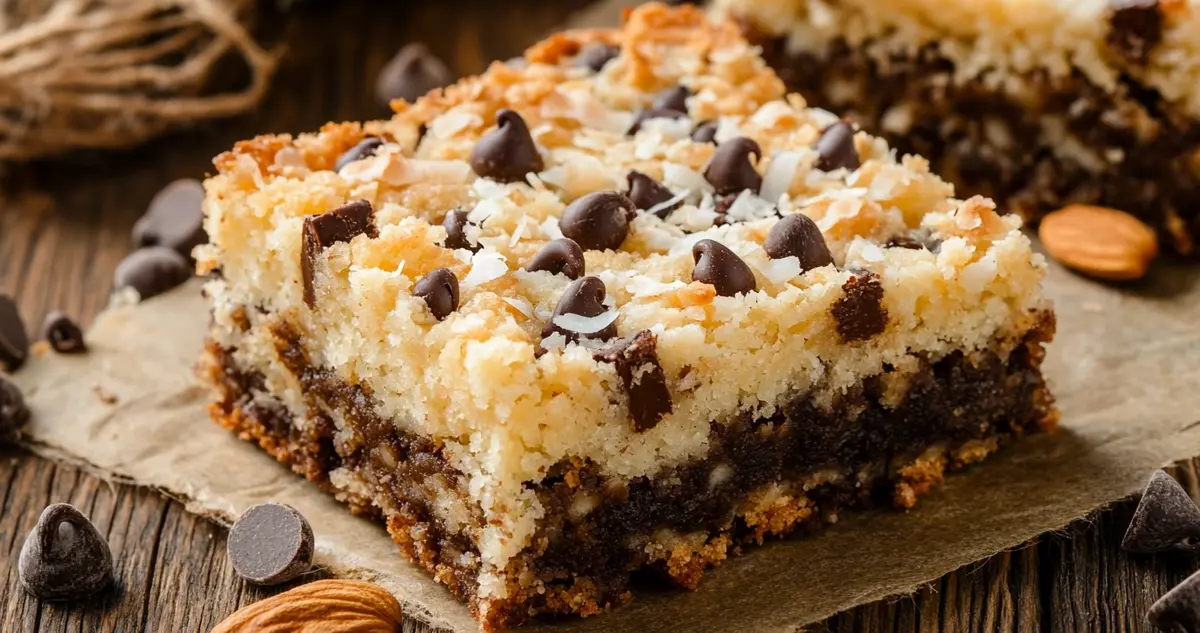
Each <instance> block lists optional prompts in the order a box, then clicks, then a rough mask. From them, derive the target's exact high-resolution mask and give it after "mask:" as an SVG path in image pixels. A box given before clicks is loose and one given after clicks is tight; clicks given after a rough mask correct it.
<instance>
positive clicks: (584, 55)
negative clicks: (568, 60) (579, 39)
mask: <svg viewBox="0 0 1200 633" xmlns="http://www.w3.org/2000/svg"><path fill="white" fill-rule="evenodd" d="M620 54H621V49H619V48H617V47H616V46H611V45H609V44H605V43H604V42H591V43H590V44H587V45H585V46H584V47H583V48H582V49H581V50H580V51H579V54H578V55H576V56H575V65H576V66H580V67H582V68H588V69H590V70H591V71H592V72H594V73H598V72H600V71H601V70H602V69H603V68H604V65H605V64H607V63H608V61H609V60H610V59H613V58H614V57H616V56H617V55H620Z"/></svg>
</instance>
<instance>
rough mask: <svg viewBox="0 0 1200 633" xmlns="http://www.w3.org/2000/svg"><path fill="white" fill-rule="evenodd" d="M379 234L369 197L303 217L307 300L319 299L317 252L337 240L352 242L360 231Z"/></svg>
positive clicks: (302, 260)
mask: <svg viewBox="0 0 1200 633" xmlns="http://www.w3.org/2000/svg"><path fill="white" fill-rule="evenodd" d="M363 234H365V235H366V236H367V237H371V238H375V237H379V229H378V228H376V227H375V210H374V209H373V208H371V203H370V202H367V201H366V200H354V201H351V202H347V203H346V204H344V205H342V206H340V207H338V208H336V209H334V210H332V211H327V212H325V213H322V214H321V215H310V216H308V217H306V218H304V234H303V236H304V241H303V245H302V247H301V253H300V272H301V276H302V277H303V278H304V302H305V303H307V304H308V307H310V308H311V307H312V306H313V304H314V303H315V302H316V295H315V294H314V290H313V265H314V263H315V262H316V258H317V256H318V255H319V254H320V253H321V252H322V251H324V250H325V249H327V248H329V247H330V246H332V245H334V244H335V243H337V242H349V241H350V240H352V239H354V238H355V237H356V236H358V235H363Z"/></svg>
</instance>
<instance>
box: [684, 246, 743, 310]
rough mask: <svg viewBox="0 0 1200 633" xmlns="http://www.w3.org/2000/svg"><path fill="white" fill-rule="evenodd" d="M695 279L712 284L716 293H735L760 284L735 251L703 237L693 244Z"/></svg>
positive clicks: (724, 295)
mask: <svg viewBox="0 0 1200 633" xmlns="http://www.w3.org/2000/svg"><path fill="white" fill-rule="evenodd" d="M692 259H693V260H694V261H695V262H696V267H695V268H693V269H692V281H699V282H701V283H706V284H712V285H713V287H714V288H716V289H717V294H718V295H721V296H722V297H732V296H734V295H738V294H741V293H743V292H751V291H753V290H754V289H755V288H757V287H758V285H757V283H756V282H755V280H754V272H753V271H751V270H750V267H749V266H747V265H746V262H744V261H742V258H740V257H738V256H737V254H736V253H734V252H733V251H731V250H729V249H728V248H726V247H725V245H724V244H722V243H720V242H717V241H715V240H700V241H699V242H696V244H695V245H694V246H692Z"/></svg>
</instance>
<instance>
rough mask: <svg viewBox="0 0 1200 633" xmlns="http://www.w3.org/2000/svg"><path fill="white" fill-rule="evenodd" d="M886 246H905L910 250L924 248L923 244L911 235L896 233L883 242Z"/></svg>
mask: <svg viewBox="0 0 1200 633" xmlns="http://www.w3.org/2000/svg"><path fill="white" fill-rule="evenodd" d="M884 246H886V247H887V248H907V249H908V250H910V251H921V250H925V245H924V244H923V243H921V241H920V240H918V239H917V238H915V237H913V236H911V235H897V236H895V237H893V238H892V239H890V240H888V241H887V243H886V244H884Z"/></svg>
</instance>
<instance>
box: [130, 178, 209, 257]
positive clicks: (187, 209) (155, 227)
mask: <svg viewBox="0 0 1200 633" xmlns="http://www.w3.org/2000/svg"><path fill="white" fill-rule="evenodd" d="M203 204H204V185H202V184H200V181H199V180H195V179H192V178H184V179H182V180H176V181H175V182H173V183H171V184H169V185H167V186H166V187H163V189H162V191H159V192H158V193H157V194H155V195H154V198H153V199H152V200H151V201H150V206H149V207H147V208H146V213H145V215H143V216H142V217H141V218H140V219H139V220H138V221H137V223H136V224H134V225H133V243H134V244H136V245H137V246H138V248H141V247H143V246H166V247H167V248H170V249H172V250H174V251H175V252H177V253H179V254H180V255H183V256H184V257H191V255H192V249H193V248H195V247H197V246H199V245H200V244H203V243H205V242H206V241H208V236H207V235H206V234H205V233H204V211H203Z"/></svg>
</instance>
